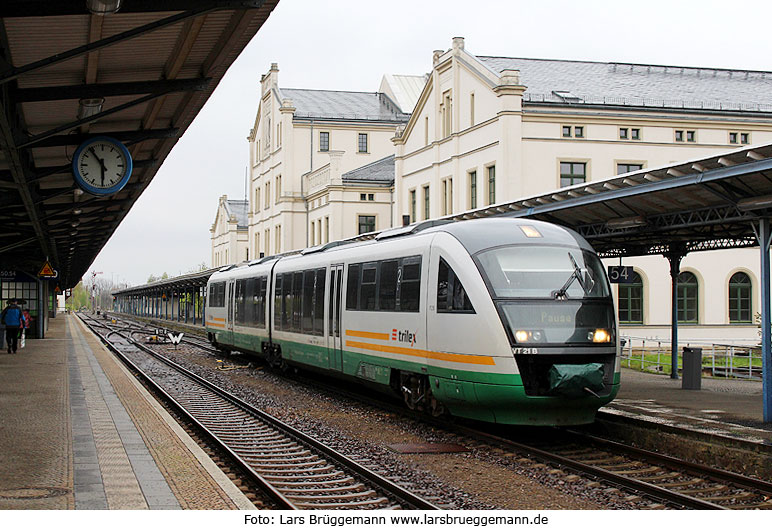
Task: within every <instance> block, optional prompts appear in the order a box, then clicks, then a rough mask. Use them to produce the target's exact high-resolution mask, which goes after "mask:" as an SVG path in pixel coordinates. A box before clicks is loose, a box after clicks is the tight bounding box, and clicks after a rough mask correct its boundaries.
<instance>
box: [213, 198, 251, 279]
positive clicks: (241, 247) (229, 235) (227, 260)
mask: <svg viewBox="0 0 772 532" xmlns="http://www.w3.org/2000/svg"><path fill="white" fill-rule="evenodd" d="M246 212H247V202H246V201H244V200H229V199H228V196H220V200H219V202H218V204H217V214H216V215H215V217H214V223H212V227H211V228H210V229H209V233H210V235H211V236H210V239H211V242H212V255H211V265H212V267H213V268H214V267H217V266H224V265H226V264H235V263H238V262H242V261H245V260H249V258H250V255H249V249H248V245H247V244H248V240H247V239H248V236H249V233H248V230H247V225H246Z"/></svg>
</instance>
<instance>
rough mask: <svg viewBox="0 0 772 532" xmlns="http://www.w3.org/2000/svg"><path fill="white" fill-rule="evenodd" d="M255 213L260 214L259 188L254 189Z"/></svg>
mask: <svg viewBox="0 0 772 532" xmlns="http://www.w3.org/2000/svg"><path fill="white" fill-rule="evenodd" d="M255 212H260V187H259V186H258V187H257V188H255Z"/></svg>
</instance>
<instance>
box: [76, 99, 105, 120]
mask: <svg viewBox="0 0 772 532" xmlns="http://www.w3.org/2000/svg"><path fill="white" fill-rule="evenodd" d="M104 103H105V99H104V98H81V99H80V100H79V101H78V120H82V119H84V118H88V117H90V116H94V115H95V114H99V113H101V112H102V105H103V104H104Z"/></svg>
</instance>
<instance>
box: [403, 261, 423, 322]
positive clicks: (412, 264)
mask: <svg viewBox="0 0 772 532" xmlns="http://www.w3.org/2000/svg"><path fill="white" fill-rule="evenodd" d="M401 271H402V277H401V281H400V284H399V309H400V310H401V311H402V312H418V309H419V302H420V299H421V257H408V258H405V259H402V270H401Z"/></svg>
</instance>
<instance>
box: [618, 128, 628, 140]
mask: <svg viewBox="0 0 772 532" xmlns="http://www.w3.org/2000/svg"><path fill="white" fill-rule="evenodd" d="M628 132H629V129H628V128H626V127H620V128H619V138H620V139H627V138H628V136H629V133H628Z"/></svg>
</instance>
